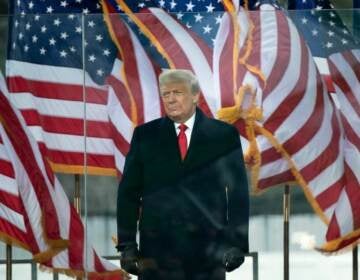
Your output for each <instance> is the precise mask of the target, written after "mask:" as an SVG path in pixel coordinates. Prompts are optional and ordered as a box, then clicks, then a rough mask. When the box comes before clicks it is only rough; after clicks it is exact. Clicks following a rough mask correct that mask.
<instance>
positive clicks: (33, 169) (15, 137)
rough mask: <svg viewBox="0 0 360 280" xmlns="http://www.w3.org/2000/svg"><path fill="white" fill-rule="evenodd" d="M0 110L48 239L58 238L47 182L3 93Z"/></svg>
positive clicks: (0, 95)
mask: <svg viewBox="0 0 360 280" xmlns="http://www.w3.org/2000/svg"><path fill="white" fill-rule="evenodd" d="M0 112H1V116H2V119H3V120H4V123H3V125H4V128H5V130H6V131H7V134H8V137H9V139H10V141H11V143H12V145H13V147H14V150H15V152H16V154H17V156H18V157H19V159H20V161H21V163H22V165H23V166H24V168H25V170H26V173H27V174H28V177H29V179H30V181H31V183H32V185H33V188H34V191H35V193H36V195H37V198H38V200H39V204H40V207H41V208H42V210H43V213H44V224H45V228H46V233H47V234H48V236H47V237H48V238H49V239H59V238H60V229H59V223H58V219H57V215H56V210H55V207H54V205H53V204H52V203H50V202H51V201H52V199H51V196H50V194H49V192H48V189H47V187H46V186H47V183H46V181H45V178H44V177H43V173H42V171H41V169H40V168H39V166H37V164H36V157H35V155H34V151H33V149H32V146H31V144H30V141H29V138H28V135H27V134H26V131H25V130H24V129H23V127H22V125H21V123H20V122H19V120H18V118H17V116H16V114H15V112H14V111H13V109H12V107H11V105H10V103H9V101H8V100H7V98H6V97H5V95H4V94H2V93H1V94H0Z"/></svg>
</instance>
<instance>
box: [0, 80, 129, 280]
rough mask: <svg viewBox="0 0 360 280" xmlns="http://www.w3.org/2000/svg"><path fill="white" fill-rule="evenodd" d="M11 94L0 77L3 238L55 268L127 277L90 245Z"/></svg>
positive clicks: (0, 226)
mask: <svg viewBox="0 0 360 280" xmlns="http://www.w3.org/2000/svg"><path fill="white" fill-rule="evenodd" d="M8 97H9V94H8V92H7V89H6V86H5V81H4V79H3V77H2V75H0V108H1V110H0V112H1V113H0V120H1V122H0V165H1V166H2V167H4V168H1V169H0V198H1V203H0V233H1V234H0V236H1V237H2V238H3V239H4V241H5V242H7V243H9V244H12V245H17V246H20V247H22V248H24V249H26V250H28V251H30V252H31V253H32V254H33V256H34V259H35V260H36V261H37V262H39V263H41V264H42V265H44V266H46V267H48V268H51V269H53V270H54V271H59V272H63V273H67V274H69V275H73V276H84V275H88V276H89V279H102V278H101V277H104V276H106V277H107V278H106V279H114V280H115V279H123V276H124V278H126V277H125V274H124V272H123V271H121V270H120V269H119V268H118V267H117V266H115V265H113V264H111V263H110V262H109V261H107V260H105V259H103V258H101V257H99V256H98V255H97V253H96V252H95V251H94V249H93V248H91V246H89V244H88V242H87V239H86V237H85V230H84V226H83V224H82V222H81V219H80V216H79V215H78V214H77V213H76V210H75V208H74V207H73V206H72V205H71V204H70V202H69V201H68V199H67V196H66V194H65V192H64V190H63V188H62V186H61V184H60V182H59V181H58V180H57V178H56V176H55V175H54V174H53V173H52V171H51V169H50V166H49V164H48V162H47V160H46V158H45V156H44V154H42V152H41V151H40V148H39V146H38V144H37V142H36V141H35V139H34V138H33V136H32V135H31V133H30V131H29V130H28V128H27V126H26V124H25V121H24V119H23V118H22V116H21V114H20V112H19V111H18V110H17V109H16V108H15V107H14V106H13V105H12V104H11V103H10V101H9V99H8Z"/></svg>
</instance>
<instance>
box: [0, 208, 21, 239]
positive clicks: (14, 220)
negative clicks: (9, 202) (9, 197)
mask: <svg viewBox="0 0 360 280" xmlns="http://www.w3.org/2000/svg"><path fill="white" fill-rule="evenodd" d="M0 217H2V218H3V219H4V220H6V221H8V222H9V223H11V224H13V225H14V226H16V227H17V228H18V229H20V230H22V231H23V232H26V227H25V222H24V217H23V215H21V214H19V213H18V212H16V211H14V210H12V209H11V208H9V207H7V206H6V205H5V204H3V203H1V202H0Z"/></svg>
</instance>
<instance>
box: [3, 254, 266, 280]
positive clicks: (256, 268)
mask: <svg viewBox="0 0 360 280" xmlns="http://www.w3.org/2000/svg"><path fill="white" fill-rule="evenodd" d="M245 257H251V258H252V259H253V263H252V274H253V280H259V260H258V252H250V253H249V254H246V255H245ZM104 258H105V259H108V260H120V257H119V256H104ZM4 264H6V260H0V265H4ZM12 264H30V265H31V280H37V273H38V272H37V263H36V262H35V261H33V260H32V259H14V260H12ZM58 279H59V274H58V273H53V280H58ZM6 280H12V279H11V278H10V279H6ZM24 280H27V279H24Z"/></svg>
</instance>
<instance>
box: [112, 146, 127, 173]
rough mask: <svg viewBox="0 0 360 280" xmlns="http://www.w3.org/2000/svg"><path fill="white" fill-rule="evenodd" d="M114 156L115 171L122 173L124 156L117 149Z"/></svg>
mask: <svg viewBox="0 0 360 280" xmlns="http://www.w3.org/2000/svg"><path fill="white" fill-rule="evenodd" d="M114 156H115V164H116V167H117V169H118V170H120V171H121V172H123V170H124V166H125V156H124V155H123V154H122V153H121V152H120V151H119V150H118V149H115V151H114Z"/></svg>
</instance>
